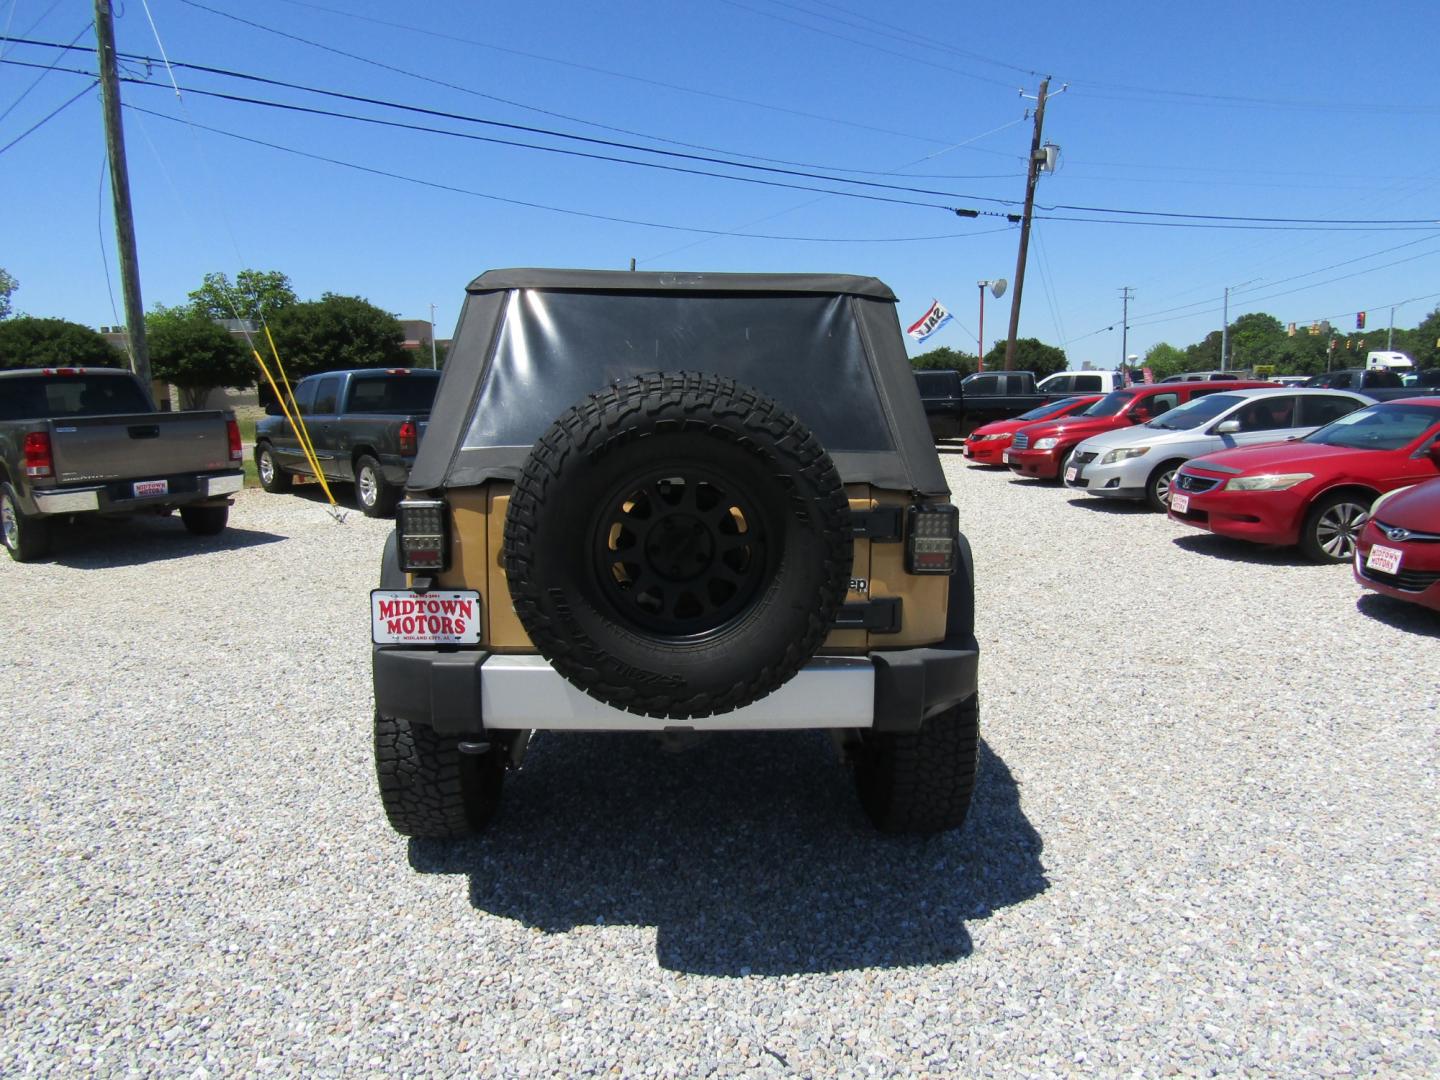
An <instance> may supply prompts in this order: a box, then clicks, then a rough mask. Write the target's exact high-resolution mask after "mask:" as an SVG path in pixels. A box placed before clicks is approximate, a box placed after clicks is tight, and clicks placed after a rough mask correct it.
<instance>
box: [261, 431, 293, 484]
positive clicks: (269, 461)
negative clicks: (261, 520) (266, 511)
mask: <svg viewBox="0 0 1440 1080" xmlns="http://www.w3.org/2000/svg"><path fill="white" fill-rule="evenodd" d="M255 472H256V474H257V475H258V476H259V477H260V486H261V487H262V488H264V489H265V490H266V491H268V492H270V493H271V494H272V495H280V494H283V493H285V492H287V491H289V490H290V489H291V488H292V487H293V486H294V485H295V478H294V477H293V476H291V475H290V474H289V473H288V472H286V471H285V470H284V469H282V468H281V467H280V462H278V461H276V460H275V451H274V450H272V449H271V448H270V445H269V444H268V443H261V444H260V445H259V446H257V447H256V448H255Z"/></svg>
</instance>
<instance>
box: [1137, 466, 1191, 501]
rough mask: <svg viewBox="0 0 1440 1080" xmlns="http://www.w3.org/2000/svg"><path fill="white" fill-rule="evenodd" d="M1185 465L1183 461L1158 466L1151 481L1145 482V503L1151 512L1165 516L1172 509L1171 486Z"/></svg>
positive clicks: (1152, 474) (1151, 475) (1151, 476)
mask: <svg viewBox="0 0 1440 1080" xmlns="http://www.w3.org/2000/svg"><path fill="white" fill-rule="evenodd" d="M1183 464H1185V463H1184V462H1183V461H1167V462H1165V463H1164V464H1162V465H1159V466H1157V467H1156V469H1155V471H1154V472H1152V473H1151V474H1150V479H1148V480H1146V481H1145V501H1146V502H1147V503H1148V504H1149V505H1150V509H1151V510H1156V511H1159V512H1160V513H1162V514H1163V513H1165V512H1166V511H1167V510H1169V509H1170V485H1171V484H1173V483H1174V482H1175V474H1176V473H1177V472H1179V471H1180V466H1181V465H1183Z"/></svg>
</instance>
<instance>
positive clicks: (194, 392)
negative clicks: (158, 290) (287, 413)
mask: <svg viewBox="0 0 1440 1080" xmlns="http://www.w3.org/2000/svg"><path fill="white" fill-rule="evenodd" d="M145 334H146V340H147V341H148V343H149V347H150V370H151V372H152V373H153V374H154V376H155V377H156V378H157V379H162V380H164V381H165V382H168V383H172V384H174V385H175V386H177V387H179V389H180V404H181V407H182V408H185V409H195V408H199V407H200V405H201V404H202V403H203V402H204V400H205V396H206V395H207V394H208V393H209V392H210V391H211V390H213V389H215V388H216V387H219V386H229V387H234V388H235V389H240V388H242V387H246V386H249V385H250V384H251V383H253V382H255V377H256V373H255V369H254V365H253V363H252V361H251V359H250V356H249V353H248V352H247V351H246V349H245V348H244V346H243V345H242V344H241V343H240V342H238V341H236V339H235V338H234V337H233V336H232V335H231V334H230V332H229V331H228V330H226V329H225V328H224V327H223V326H221V325H220V324H219V323H217V322H215V321H214V320H213V319H211V318H210V317H209V316H208V315H205V314H203V313H201V312H198V311H196V310H195V309H193V308H166V307H159V308H157V309H156V310H154V311H152V312H151V313H150V314H149V315H148V316H147V317H146V319H145Z"/></svg>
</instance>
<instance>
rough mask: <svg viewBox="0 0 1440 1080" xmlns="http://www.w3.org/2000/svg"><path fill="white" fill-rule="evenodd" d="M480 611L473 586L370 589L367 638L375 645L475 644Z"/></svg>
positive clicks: (478, 631)
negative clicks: (457, 587)
mask: <svg viewBox="0 0 1440 1080" xmlns="http://www.w3.org/2000/svg"><path fill="white" fill-rule="evenodd" d="M386 605H389V606H388V607H387V606H386ZM480 615H481V607H480V594H479V593H478V592H476V591H475V590H474V589H432V590H431V591H429V592H425V593H417V592H413V591H412V590H410V589H371V590H370V640H371V641H372V642H374V643H375V644H376V645H478V644H480Z"/></svg>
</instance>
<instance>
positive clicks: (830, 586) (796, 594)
mask: <svg viewBox="0 0 1440 1080" xmlns="http://www.w3.org/2000/svg"><path fill="white" fill-rule="evenodd" d="M851 562H852V540H851V522H850V512H849V504H848V503H847V501H846V497H845V490H844V487H843V486H842V485H841V483H840V477H839V474H838V473H837V472H836V470H835V465H834V463H833V462H832V461H831V460H830V456H829V455H828V454H827V453H826V452H825V450H824V448H823V447H822V446H821V445H820V443H819V441H818V440H817V439H816V438H815V436H814V435H813V434H811V432H810V431H809V429H808V428H806V427H805V425H804V424H802V423H801V422H800V421H799V420H797V419H796V418H795V417H794V416H793V415H791V414H790V413H789V412H787V411H786V410H785V409H783V408H782V407H781V406H780V405H778V404H777V403H776V402H774V401H772V400H770V399H769V398H767V397H765V396H764V395H762V394H760V393H758V392H757V391H755V390H753V389H751V388H749V387H747V386H743V385H741V384H738V383H736V382H735V381H734V380H732V379H725V378H720V377H717V376H713V375H701V374H694V373H687V372H681V373H666V374H653V375H644V376H640V377H638V378H635V379H632V380H630V381H628V382H624V383H620V384H617V385H615V386H612V387H609V388H607V389H605V390H602V391H599V392H597V393H594V394H592V395H590V397H588V398H587V399H586V400H585V401H583V402H581V403H580V404H579V405H577V406H575V407H574V408H572V409H570V410H568V411H567V412H566V413H564V414H563V415H562V416H561V417H560V418H559V419H558V420H556V421H555V423H554V424H553V425H551V427H550V429H549V430H548V431H546V432H545V434H544V435H542V436H541V437H540V439H539V441H538V442H536V444H535V446H534V448H533V450H532V451H531V453H530V457H529V459H528V460H527V461H526V464H525V468H524V471H523V473H522V474H521V477H520V479H519V481H518V482H517V483H516V485H515V489H514V492H513V494H512V495H511V498H510V508H509V511H508V514H507V516H506V520H505V574H506V577H507V579H508V581H509V584H510V594H511V598H512V599H513V601H514V604H515V612H516V614H517V615H518V616H519V618H520V622H521V623H522V624H523V625H524V627H525V630H526V632H527V633H528V634H529V635H530V639H531V641H532V642H533V643H534V644H535V647H536V648H537V649H539V650H540V652H541V653H542V654H544V656H545V657H546V658H547V659H548V660H549V661H550V662H551V664H553V665H554V667H555V670H556V671H558V672H560V674H561V675H563V676H564V677H565V678H566V679H568V680H569V681H570V682H571V683H573V684H574V685H575V686H577V687H579V688H580V689H581V690H584V691H585V692H586V693H587V694H590V695H591V696H592V697H595V698H598V699H599V700H601V701H604V702H607V703H609V704H611V705H614V706H615V707H617V708H621V709H627V710H629V711H630V712H635V713H642V714H644V715H648V716H663V717H672V718H676V719H686V718H690V717H696V716H707V715H710V714H712V713H717V712H727V711H729V710H731V709H736V708H739V707H740V706H742V705H746V704H749V703H750V702H752V701H754V700H756V699H757V698H760V697H763V696H764V695H765V694H768V693H770V692H771V691H772V690H774V689H776V688H777V687H779V686H781V685H782V684H784V683H785V682H786V681H787V680H788V679H789V678H790V677H791V676H793V675H794V674H795V673H796V672H797V671H798V670H799V669H800V667H801V666H802V665H804V664H805V663H806V661H808V660H809V659H810V658H811V657H812V656H813V655H814V654H815V650H816V649H818V648H819V647H820V644H821V642H822V641H823V640H824V639H825V635H826V634H827V633H828V632H829V630H830V626H831V624H832V622H833V621H834V618H835V614H836V611H837V610H838V609H839V606H840V604H841V602H842V601H843V600H844V597H845V592H846V589H847V588H848V585H849V578H850V571H851Z"/></svg>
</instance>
